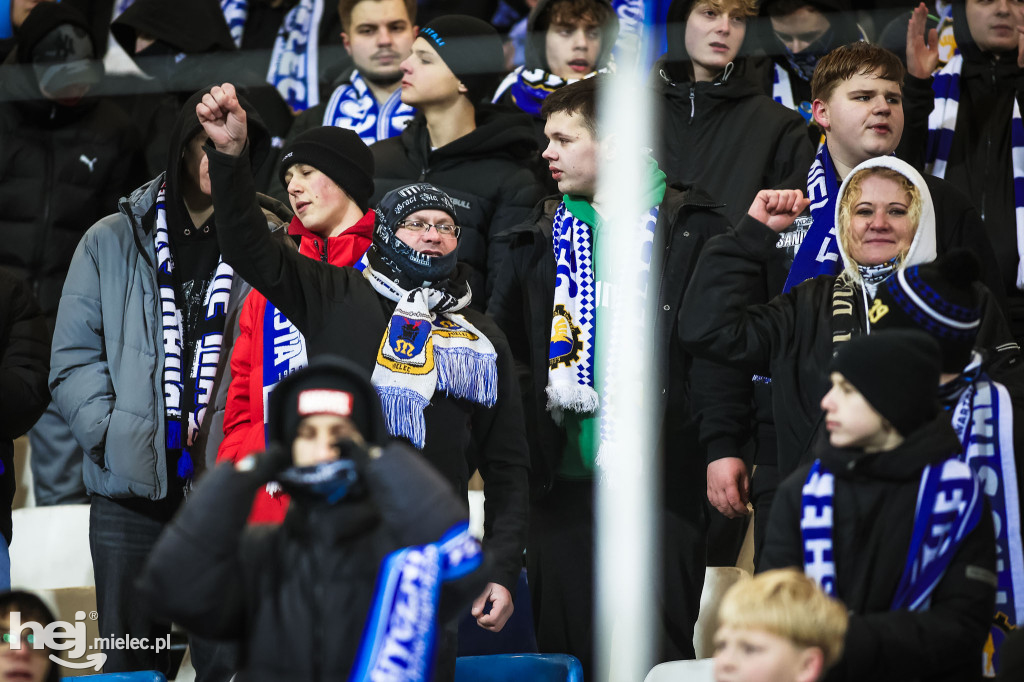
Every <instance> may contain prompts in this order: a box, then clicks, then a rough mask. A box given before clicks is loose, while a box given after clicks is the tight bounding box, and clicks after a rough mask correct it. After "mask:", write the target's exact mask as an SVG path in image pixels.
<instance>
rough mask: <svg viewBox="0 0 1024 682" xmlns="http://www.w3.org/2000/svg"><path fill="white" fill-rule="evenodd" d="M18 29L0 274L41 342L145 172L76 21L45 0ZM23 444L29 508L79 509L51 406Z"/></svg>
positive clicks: (131, 131)
mask: <svg viewBox="0 0 1024 682" xmlns="http://www.w3.org/2000/svg"><path fill="white" fill-rule="evenodd" d="M3 11H4V9H3V8H0V12H3ZM19 23H20V30H19V35H18V44H17V48H16V49H15V50H14V51H13V52H12V53H11V54H10V55H9V57H8V60H7V62H6V64H7V67H0V68H3V70H4V73H5V75H4V77H3V78H0V165H2V166H3V167H4V170H3V182H0V236H2V238H3V241H2V243H0V244H2V245H0V267H2V268H3V269H5V270H7V271H8V272H10V273H11V275H12V276H14V277H17V278H18V279H21V280H23V281H24V282H25V283H26V284H27V285H28V286H29V287H30V289H31V290H32V291H33V292H34V294H35V297H36V298H37V299H38V301H39V305H40V307H41V309H42V312H43V315H44V319H45V321H46V337H47V338H49V336H50V334H51V333H52V331H53V325H54V321H55V319H56V316H57V305H58V303H59V302H60V292H61V288H62V287H63V286H64V278H65V276H66V275H67V272H68V266H69V265H70V263H71V256H72V254H73V253H74V251H75V246H76V245H77V244H78V241H79V240H80V239H81V237H82V234H84V232H85V230H86V228H88V227H89V225H91V224H92V223H94V222H95V221H97V220H99V219H100V218H102V217H103V216H105V215H107V214H108V213H109V212H110V211H111V209H112V208H113V207H114V206H116V205H117V200H118V199H119V198H120V197H122V196H124V195H125V194H127V193H128V192H129V191H131V189H132V188H133V187H135V186H136V185H137V184H138V183H139V182H141V181H142V180H143V179H144V168H143V161H142V154H141V140H140V138H139V134H138V130H137V129H136V127H135V125H134V123H133V122H132V121H131V120H129V119H128V117H127V116H125V115H124V114H123V113H122V112H121V111H120V109H118V108H117V107H116V106H114V105H113V104H111V103H110V102H109V101H107V100H106V99H103V98H97V97H95V96H93V93H94V91H95V90H96V85H97V84H98V82H99V80H100V78H101V76H102V75H103V66H102V64H100V63H99V62H98V61H96V60H95V56H96V53H95V50H94V47H93V43H92V39H91V38H90V37H89V34H88V32H87V28H88V26H87V24H86V20H85V18H84V17H83V16H82V14H81V13H80V12H78V11H77V10H75V9H74V8H73V7H70V6H69V5H68V4H67V3H64V4H57V3H53V2H44V3H40V4H39V5H37V6H36V7H35V8H34V9H33V10H32V12H30V13H29V14H28V17H27V18H25V19H24V21H23V22H19ZM29 440H30V442H31V444H32V452H33V454H34V456H33V457H32V458H31V460H30V463H31V467H32V472H33V487H34V489H35V494H36V502H37V504H39V505H41V506H46V505H52V504H73V503H82V502H88V496H87V495H86V492H85V488H84V486H83V483H82V465H81V462H82V451H81V449H79V447H78V445H77V443H76V442H75V439H74V437H73V436H72V435H71V432H70V431H69V430H68V426H67V424H66V423H65V422H64V420H63V418H62V417H61V416H60V414H59V413H58V412H57V410H56V408H55V407H53V406H51V407H50V408H48V409H47V411H46V412H45V413H44V414H43V416H42V418H41V419H40V421H39V423H38V425H37V426H36V428H34V429H33V430H32V431H31V432H30V434H29Z"/></svg>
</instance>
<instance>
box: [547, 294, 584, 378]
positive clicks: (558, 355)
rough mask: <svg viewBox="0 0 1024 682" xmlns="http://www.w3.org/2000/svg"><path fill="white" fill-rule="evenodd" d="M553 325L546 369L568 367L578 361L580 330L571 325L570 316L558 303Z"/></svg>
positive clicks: (580, 347)
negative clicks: (559, 366) (560, 366)
mask: <svg viewBox="0 0 1024 682" xmlns="http://www.w3.org/2000/svg"><path fill="white" fill-rule="evenodd" d="M553 312H554V323H553V324H552V325H551V347H550V349H549V350H548V367H551V368H552V369H553V368H555V367H557V366H558V365H565V366H566V367H568V366H569V365H571V364H572V363H574V362H576V361H577V360H579V359H580V351H581V350H583V341H582V340H581V339H580V328H579V327H577V326H576V325H574V324H573V323H572V314H571V313H570V312H569V311H568V310H566V309H565V306H564V305H562V304H561V303H559V304H558V305H556V306H555V309H554V311H553Z"/></svg>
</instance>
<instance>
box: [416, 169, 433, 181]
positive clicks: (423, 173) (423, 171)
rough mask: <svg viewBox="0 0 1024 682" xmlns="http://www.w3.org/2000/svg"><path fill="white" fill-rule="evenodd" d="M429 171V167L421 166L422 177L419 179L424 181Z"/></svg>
mask: <svg viewBox="0 0 1024 682" xmlns="http://www.w3.org/2000/svg"><path fill="white" fill-rule="evenodd" d="M429 172H430V169H429V168H421V169H420V179H419V182H424V181H425V180H426V179H427V173H429Z"/></svg>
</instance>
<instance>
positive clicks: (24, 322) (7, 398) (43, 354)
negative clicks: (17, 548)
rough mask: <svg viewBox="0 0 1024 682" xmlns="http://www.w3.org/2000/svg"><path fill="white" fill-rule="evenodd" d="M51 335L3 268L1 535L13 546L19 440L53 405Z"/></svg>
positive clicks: (0, 327) (31, 302) (23, 288)
mask: <svg viewBox="0 0 1024 682" xmlns="http://www.w3.org/2000/svg"><path fill="white" fill-rule="evenodd" d="M49 372H50V334H49V331H48V330H47V327H46V319H45V318H44V316H43V314H42V312H41V311H40V310H39V305H38V304H37V303H36V301H35V297H34V296H32V292H31V291H30V290H29V288H28V285H27V284H25V282H23V281H22V280H21V279H20V278H18V277H16V276H15V275H13V274H11V273H10V272H8V271H7V270H4V269H3V268H0V415H3V418H2V419H0V467H2V469H0V533H2V534H3V536H4V539H5V540H6V541H7V543H8V544H10V542H11V503H12V502H13V501H14V491H15V479H16V475H15V473H16V472H15V471H14V439H15V438H18V437H19V436H22V435H24V434H25V433H26V432H27V431H28V430H29V429H30V428H32V426H33V424H35V423H36V420H37V419H39V416H40V415H42V414H43V410H45V409H46V406H47V404H49V402H50V391H49V390H48V389H47V387H46V377H47V375H48V374H49Z"/></svg>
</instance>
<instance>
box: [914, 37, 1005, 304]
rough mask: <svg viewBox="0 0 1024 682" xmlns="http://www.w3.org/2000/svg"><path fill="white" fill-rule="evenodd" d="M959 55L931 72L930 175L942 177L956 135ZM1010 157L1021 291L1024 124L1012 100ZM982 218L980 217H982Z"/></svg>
mask: <svg viewBox="0 0 1024 682" xmlns="http://www.w3.org/2000/svg"><path fill="white" fill-rule="evenodd" d="M963 64H964V58H963V55H960V54H958V55H956V56H954V57H953V58H952V59H950V60H949V63H948V64H946V65H945V66H944V67H942V69H941V70H940V71H939V72H938V73H937V74H935V78H934V81H933V83H932V89H933V90H934V91H935V108H934V109H932V113H931V114H929V116H928V151H927V156H926V159H925V171H926V172H928V173H931V174H932V175H934V176H936V177H939V178H944V177H946V165H947V164H948V163H949V154H950V151H951V150H952V148H953V137H954V135H955V134H956V119H957V112H958V111H959V108H960V72H961V69H962V68H963ZM1010 158H1011V164H1012V167H1013V168H1012V170H1013V205H1014V207H1015V212H1016V226H1015V228H1016V232H1017V256H1018V259H1019V262H1018V264H1017V288H1018V289H1021V290H1024V123H1022V122H1021V115H1020V105H1019V104H1018V103H1017V98H1016V97H1014V99H1013V115H1012V117H1011V119H1010ZM982 217H984V216H982Z"/></svg>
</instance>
